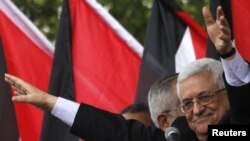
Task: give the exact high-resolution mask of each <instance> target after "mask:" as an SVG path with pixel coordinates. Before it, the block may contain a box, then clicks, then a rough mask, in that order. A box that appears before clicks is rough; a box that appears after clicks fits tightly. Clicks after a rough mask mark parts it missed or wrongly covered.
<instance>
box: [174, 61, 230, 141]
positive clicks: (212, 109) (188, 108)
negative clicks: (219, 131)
mask: <svg viewBox="0 0 250 141" xmlns="http://www.w3.org/2000/svg"><path fill="white" fill-rule="evenodd" d="M222 76H223V69H222V65H221V63H220V62H219V61H216V60H213V59H208V58H205V59H201V60H198V61H195V62H193V63H191V64H189V65H188V66H187V67H185V70H184V71H182V72H180V74H179V77H178V82H177V90H178V96H179V98H180V100H181V109H182V111H183V112H184V113H185V115H186V118H187V121H188V124H189V126H190V128H191V129H192V130H193V131H194V132H195V133H196V135H197V137H198V138H199V140H200V141H206V140H207V133H208V125H211V124H218V123H219V122H220V120H221V119H222V117H223V116H224V115H225V114H226V113H227V112H228V111H229V102H228V97H227V93H226V89H225V85H224V81H223V78H222Z"/></svg>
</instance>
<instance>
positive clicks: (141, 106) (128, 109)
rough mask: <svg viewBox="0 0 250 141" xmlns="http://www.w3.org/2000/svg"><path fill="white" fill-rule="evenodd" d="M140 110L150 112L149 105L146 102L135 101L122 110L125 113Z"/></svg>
mask: <svg viewBox="0 0 250 141" xmlns="http://www.w3.org/2000/svg"><path fill="white" fill-rule="evenodd" d="M138 112H145V113H149V108H148V105H146V104H144V103H134V104H131V105H129V106H127V107H125V108H124V109H123V110H122V111H121V114H125V113H138Z"/></svg>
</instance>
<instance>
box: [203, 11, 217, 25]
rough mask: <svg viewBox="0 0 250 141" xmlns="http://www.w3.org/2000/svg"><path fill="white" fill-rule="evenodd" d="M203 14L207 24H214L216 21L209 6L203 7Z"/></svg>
mask: <svg viewBox="0 0 250 141" xmlns="http://www.w3.org/2000/svg"><path fill="white" fill-rule="evenodd" d="M202 14H203V17H204V19H205V22H206V25H207V26H209V25H213V24H214V23H215V20H214V19H213V17H212V14H211V12H210V10H209V9H208V8H207V7H203V8H202Z"/></svg>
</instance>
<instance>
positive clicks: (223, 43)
mask: <svg viewBox="0 0 250 141" xmlns="http://www.w3.org/2000/svg"><path fill="white" fill-rule="evenodd" d="M202 13H203V17H204V19H205V22H206V26H207V32H208V35H209V37H210V39H211V40H212V42H213V43H214V45H215V47H216V50H217V51H218V52H219V53H220V54H225V53H228V52H229V51H230V50H231V49H232V43H231V30H230V27H229V24H228V22H227V20H226V18H225V15H224V12H223V10H222V7H221V6H219V7H218V8H217V11H216V20H214V19H213V17H212V15H211V12H210V11H209V9H208V8H207V7H203V9H202Z"/></svg>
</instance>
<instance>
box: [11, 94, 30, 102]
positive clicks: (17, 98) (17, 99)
mask: <svg viewBox="0 0 250 141" xmlns="http://www.w3.org/2000/svg"><path fill="white" fill-rule="evenodd" d="M12 101H14V102H22V103H23V102H28V101H27V97H26V96H25V95H18V96H13V97H12Z"/></svg>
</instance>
